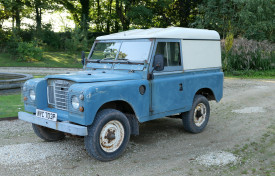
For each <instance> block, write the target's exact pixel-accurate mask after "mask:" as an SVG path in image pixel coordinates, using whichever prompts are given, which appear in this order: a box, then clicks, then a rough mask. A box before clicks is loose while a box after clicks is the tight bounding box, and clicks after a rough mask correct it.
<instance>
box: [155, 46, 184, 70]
mask: <svg viewBox="0 0 275 176" xmlns="http://www.w3.org/2000/svg"><path fill="white" fill-rule="evenodd" d="M155 54H162V55H163V57H164V71H172V70H179V69H180V66H181V65H182V64H181V56H180V43H179V42H158V43H157V48H156V53H155ZM168 67H170V69H168ZM173 68H174V69H173Z"/></svg>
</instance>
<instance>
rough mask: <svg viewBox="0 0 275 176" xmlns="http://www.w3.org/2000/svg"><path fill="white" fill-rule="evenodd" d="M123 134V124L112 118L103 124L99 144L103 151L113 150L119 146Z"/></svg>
mask: <svg viewBox="0 0 275 176" xmlns="http://www.w3.org/2000/svg"><path fill="white" fill-rule="evenodd" d="M124 136H125V132H124V128H123V125H122V124H121V123H120V122H119V121H117V120H112V121H110V122H108V123H107V124H105V125H104V127H103V128H102V130H101V132H100V146H101V148H102V149H103V150H104V151H105V152H108V153H110V152H114V151H116V150H117V149H118V148H119V147H120V146H121V144H122V142H123V139H124Z"/></svg>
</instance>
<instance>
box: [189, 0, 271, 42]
mask: <svg viewBox="0 0 275 176" xmlns="http://www.w3.org/2000/svg"><path fill="white" fill-rule="evenodd" d="M198 9H199V15H197V17H196V21H195V22H194V23H192V24H191V26H193V27H198V28H206V29H214V30H217V31H218V32H219V33H220V34H221V36H222V38H225V37H226V34H227V32H228V31H229V29H230V26H231V25H232V26H233V28H234V30H233V31H232V32H233V33H234V35H235V36H242V37H245V38H248V39H255V40H266V39H267V40H269V41H272V42H274V41H275V36H274V28H275V26H274V18H275V13H274V11H275V0H268V1H266V0H253V1H251V0H205V1H204V2H203V3H202V4H201V5H199V6H198Z"/></svg>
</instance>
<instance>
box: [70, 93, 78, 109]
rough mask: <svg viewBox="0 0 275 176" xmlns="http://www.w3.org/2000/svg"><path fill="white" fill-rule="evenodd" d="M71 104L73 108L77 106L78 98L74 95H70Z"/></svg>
mask: <svg viewBox="0 0 275 176" xmlns="http://www.w3.org/2000/svg"><path fill="white" fill-rule="evenodd" d="M72 106H73V108H74V109H78V108H79V100H78V98H77V97H76V96H75V95H74V96H72Z"/></svg>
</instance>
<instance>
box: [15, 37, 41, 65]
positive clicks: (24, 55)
mask: <svg viewBox="0 0 275 176" xmlns="http://www.w3.org/2000/svg"><path fill="white" fill-rule="evenodd" d="M16 52H17V57H18V58H17V61H23V62H26V61H27V62H31V61H40V60H42V58H43V51H42V49H41V48H39V47H37V46H36V44H35V43H33V42H31V43H27V42H20V43H18V48H17V49H16Z"/></svg>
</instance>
